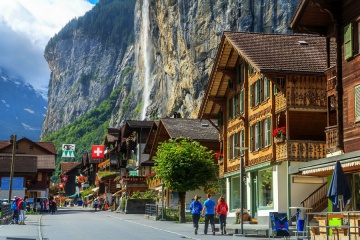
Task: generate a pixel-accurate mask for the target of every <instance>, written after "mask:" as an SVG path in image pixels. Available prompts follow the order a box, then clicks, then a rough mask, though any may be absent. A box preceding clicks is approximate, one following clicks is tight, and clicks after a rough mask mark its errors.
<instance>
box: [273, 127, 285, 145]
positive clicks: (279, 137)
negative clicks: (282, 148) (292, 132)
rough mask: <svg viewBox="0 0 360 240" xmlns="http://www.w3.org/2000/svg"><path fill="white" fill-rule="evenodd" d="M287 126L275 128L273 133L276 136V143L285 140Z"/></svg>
mask: <svg viewBox="0 0 360 240" xmlns="http://www.w3.org/2000/svg"><path fill="white" fill-rule="evenodd" d="M285 134H286V132H285V126H284V127H279V128H275V129H274V131H273V133H272V135H273V137H274V142H275V143H279V142H284V141H285Z"/></svg>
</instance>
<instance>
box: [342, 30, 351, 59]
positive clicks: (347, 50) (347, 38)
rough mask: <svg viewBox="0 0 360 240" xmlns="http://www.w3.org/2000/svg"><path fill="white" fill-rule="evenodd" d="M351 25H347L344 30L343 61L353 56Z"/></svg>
mask: <svg viewBox="0 0 360 240" xmlns="http://www.w3.org/2000/svg"><path fill="white" fill-rule="evenodd" d="M352 30H353V29H352V24H351V23H350V24H348V25H347V26H346V27H345V28H344V58H345V60H347V59H349V58H351V57H352V55H353V46H352V40H353V33H352V32H353V31H352Z"/></svg>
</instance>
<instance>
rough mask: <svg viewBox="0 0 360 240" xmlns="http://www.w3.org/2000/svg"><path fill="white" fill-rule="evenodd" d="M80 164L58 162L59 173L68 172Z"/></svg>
mask: <svg viewBox="0 0 360 240" xmlns="http://www.w3.org/2000/svg"><path fill="white" fill-rule="evenodd" d="M80 166H81V163H79V162H61V163H60V168H61V174H65V173H68V172H70V171H71V170H73V169H75V168H80Z"/></svg>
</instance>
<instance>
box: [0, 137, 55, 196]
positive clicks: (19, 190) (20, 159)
mask: <svg viewBox="0 0 360 240" xmlns="http://www.w3.org/2000/svg"><path fill="white" fill-rule="evenodd" d="M15 146H16V147H15V155H14V156H15V157H14V175H13V184H12V197H13V196H20V197H23V196H28V197H30V198H37V197H48V194H49V186H50V177H51V175H52V173H53V172H54V171H55V156H56V150H55V145H54V143H52V142H33V141H31V140H30V139H28V138H25V137H23V138H21V139H19V140H17V141H16V144H15ZM12 151H13V144H12V143H11V142H10V141H9V140H8V141H0V180H1V181H0V198H6V199H7V198H8V197H9V186H10V172H11V162H12Z"/></svg>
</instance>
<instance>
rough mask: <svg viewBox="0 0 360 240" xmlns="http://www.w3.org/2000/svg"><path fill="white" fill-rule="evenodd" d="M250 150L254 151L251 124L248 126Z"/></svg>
mask: <svg viewBox="0 0 360 240" xmlns="http://www.w3.org/2000/svg"><path fill="white" fill-rule="evenodd" d="M249 130H250V151H251V152H252V151H254V134H253V126H250V129H249Z"/></svg>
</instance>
